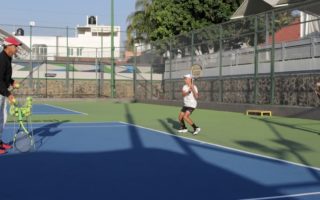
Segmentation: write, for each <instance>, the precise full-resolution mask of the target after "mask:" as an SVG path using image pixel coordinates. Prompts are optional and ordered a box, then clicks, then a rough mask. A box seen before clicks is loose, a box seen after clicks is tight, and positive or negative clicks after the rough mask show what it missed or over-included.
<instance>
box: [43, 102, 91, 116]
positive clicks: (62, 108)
mask: <svg viewBox="0 0 320 200" xmlns="http://www.w3.org/2000/svg"><path fill="white" fill-rule="evenodd" d="M38 105H46V106H49V107H53V108H58V109H61V110H67V111H70V112H74V113H78V114H82V115H88V113H84V112H79V111H75V110H71V109H68V108H64V107H61V106H54V105H50V104H46V103H43V104H38ZM62 115H63V114H62Z"/></svg>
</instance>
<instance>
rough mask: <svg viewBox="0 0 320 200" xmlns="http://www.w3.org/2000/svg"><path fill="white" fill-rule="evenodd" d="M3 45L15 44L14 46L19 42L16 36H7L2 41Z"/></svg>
mask: <svg viewBox="0 0 320 200" xmlns="http://www.w3.org/2000/svg"><path fill="white" fill-rule="evenodd" d="M3 45H4V46H9V45H15V46H20V45H21V42H20V41H18V40H17V39H16V38H14V37H7V38H5V39H4V41H3Z"/></svg>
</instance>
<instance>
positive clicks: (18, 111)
mask: <svg viewBox="0 0 320 200" xmlns="http://www.w3.org/2000/svg"><path fill="white" fill-rule="evenodd" d="M31 107H32V99H31V98H29V97H28V98H27V102H26V104H25V106H23V107H22V106H19V105H18V104H16V105H13V106H12V107H11V108H10V113H11V114H12V115H14V116H15V117H17V122H18V126H19V127H18V128H17V130H16V131H15V134H14V137H13V147H14V149H15V150H17V151H19V152H28V151H31V150H32V149H34V147H35V143H34V139H33V135H32V132H30V131H29V130H28V128H29V123H31V122H30V118H29V116H30V115H31ZM25 123H26V125H25ZM26 126H27V127H26Z"/></svg>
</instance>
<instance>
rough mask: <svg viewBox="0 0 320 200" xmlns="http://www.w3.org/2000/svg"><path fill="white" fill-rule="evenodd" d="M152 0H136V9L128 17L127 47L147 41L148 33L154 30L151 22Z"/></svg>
mask: <svg viewBox="0 0 320 200" xmlns="http://www.w3.org/2000/svg"><path fill="white" fill-rule="evenodd" d="M151 5H152V0H136V4H135V9H136V11H135V12H134V13H132V14H131V15H129V16H128V18H127V23H128V26H127V42H126V45H127V49H131V48H132V46H133V45H134V43H137V42H138V43H142V42H144V43H147V42H148V41H149V38H148V35H149V34H148V33H150V31H151V30H152V28H151V24H150V22H149V18H148V16H149V14H148V11H149V8H150V6H151Z"/></svg>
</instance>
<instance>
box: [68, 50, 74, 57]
mask: <svg viewBox="0 0 320 200" xmlns="http://www.w3.org/2000/svg"><path fill="white" fill-rule="evenodd" d="M68 55H69V56H73V48H68Z"/></svg>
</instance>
